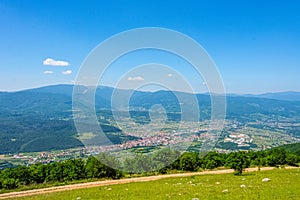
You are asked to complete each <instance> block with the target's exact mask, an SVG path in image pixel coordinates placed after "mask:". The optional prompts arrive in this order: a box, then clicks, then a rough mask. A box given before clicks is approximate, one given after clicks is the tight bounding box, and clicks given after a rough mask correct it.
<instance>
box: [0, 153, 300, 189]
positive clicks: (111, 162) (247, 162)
mask: <svg viewBox="0 0 300 200" xmlns="http://www.w3.org/2000/svg"><path fill="white" fill-rule="evenodd" d="M174 160H175V161H174ZM101 161H102V162H101ZM104 163H105V164H108V166H113V168H111V167H108V166H107V165H105V164H104ZM299 163H300V155H299V154H294V153H291V152H288V151H286V150H284V149H280V148H275V149H271V150H268V151H258V152H254V151H247V152H246V151H240V152H232V153H229V154H222V153H217V152H209V153H207V154H206V155H205V156H201V155H199V153H196V152H186V153H184V154H182V155H180V153H179V152H177V151H173V150H170V149H163V150H161V151H159V152H157V153H154V154H152V155H151V156H146V155H143V154H139V153H137V154H136V155H135V157H133V158H127V159H125V160H124V162H123V164H122V165H121V163H120V162H119V161H118V160H117V159H116V158H115V157H113V156H109V155H107V154H100V155H98V156H97V157H93V156H90V157H88V158H87V159H85V160H84V159H81V158H78V159H70V160H66V161H63V162H56V163H51V164H34V165H31V166H18V167H14V168H6V169H5V170H2V171H0V189H16V188H18V187H22V186H24V185H33V184H45V183H54V184H55V183H68V182H72V181H80V180H89V179H103V178H104V179H120V178H122V177H124V176H130V175H132V174H133V173H145V175H146V172H152V173H153V172H154V173H156V174H158V173H159V174H165V173H168V172H170V171H181V172H185V171H189V172H194V171H199V170H205V169H215V168H219V167H225V168H231V169H234V170H235V171H236V174H241V173H242V172H243V170H244V169H245V168H247V167H250V166H253V167H254V166H258V167H265V166H273V167H275V166H280V165H290V166H298V164H299ZM118 169H119V170H118Z"/></svg>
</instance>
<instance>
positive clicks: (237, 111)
mask: <svg viewBox="0 0 300 200" xmlns="http://www.w3.org/2000/svg"><path fill="white" fill-rule="evenodd" d="M81 87H82V91H89V92H94V91H96V92H95V94H96V95H95V105H96V110H97V112H98V114H101V115H105V116H107V117H111V109H112V108H111V96H112V93H113V91H114V89H113V88H111V87H98V88H88V87H84V86H81ZM117 91H118V96H117V97H116V99H117V103H118V105H120V108H121V107H122V105H123V104H124V102H123V100H124V97H128V95H131V94H132V96H131V98H130V102H129V104H130V110H132V111H134V112H132V113H131V114H132V117H135V118H136V119H137V121H138V120H139V118H140V117H141V118H142V119H145V118H147V116H148V117H149V113H148V110H149V108H151V106H153V105H155V104H160V105H162V106H163V107H164V108H165V110H166V112H167V113H168V119H169V120H175V121H176V120H180V119H181V118H180V113H179V112H180V107H181V106H183V105H182V102H179V101H178V99H177V98H176V96H180V97H182V98H183V99H184V104H185V105H186V106H187V108H189V107H190V108H189V109H191V112H192V109H193V107H192V106H190V100H191V99H192V98H194V97H195V95H193V94H189V93H184V92H172V91H157V92H141V91H131V90H121V89H117ZM72 93H73V85H53V86H46V87H41V88H35V89H29V90H23V91H19V92H0V154H1V153H14V152H22V151H44V150H51V149H64V148H71V147H78V146H82V145H83V144H82V143H81V141H80V140H78V138H77V137H76V135H77V133H76V129H75V126H74V122H73V113H72ZM196 98H197V100H198V101H199V107H200V110H201V112H200V119H201V120H205V119H209V118H210V110H211V102H210V101H211V99H210V96H209V95H208V94H197V95H196ZM124 105H125V106H126V104H124ZM253 116H255V118H254V117H253ZM261 116H269V117H272V118H273V119H277V118H280V117H283V118H293V119H299V117H300V93H297V92H286V93H269V94H263V95H228V96H227V119H230V120H238V121H240V122H242V121H244V120H248V121H249V120H259V119H260V118H259V117H261ZM100 123H101V126H102V128H103V129H104V131H105V132H106V133H107V135H108V137H110V139H111V140H112V141H114V143H121V142H122V141H127V140H134V139H136V138H134V137H131V136H126V135H123V134H122V131H121V130H120V129H118V127H114V126H113V125H111V124H109V123H108V122H107V121H106V120H103V121H100Z"/></svg>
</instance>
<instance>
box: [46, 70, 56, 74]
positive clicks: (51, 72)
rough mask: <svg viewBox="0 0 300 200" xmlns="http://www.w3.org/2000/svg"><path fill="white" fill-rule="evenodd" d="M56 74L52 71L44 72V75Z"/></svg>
mask: <svg viewBox="0 0 300 200" xmlns="http://www.w3.org/2000/svg"><path fill="white" fill-rule="evenodd" d="M53 73H54V72H53V71H50V70H46V71H44V74H53Z"/></svg>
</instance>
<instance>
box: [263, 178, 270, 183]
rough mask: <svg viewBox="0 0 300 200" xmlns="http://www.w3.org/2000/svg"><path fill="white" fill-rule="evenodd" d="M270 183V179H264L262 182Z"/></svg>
mask: <svg viewBox="0 0 300 200" xmlns="http://www.w3.org/2000/svg"><path fill="white" fill-rule="evenodd" d="M269 181H271V179H269V178H264V179H263V180H262V182H269Z"/></svg>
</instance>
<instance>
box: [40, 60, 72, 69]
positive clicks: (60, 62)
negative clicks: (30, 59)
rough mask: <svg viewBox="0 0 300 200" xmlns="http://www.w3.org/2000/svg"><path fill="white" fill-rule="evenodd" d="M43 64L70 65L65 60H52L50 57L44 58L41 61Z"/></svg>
mask: <svg viewBox="0 0 300 200" xmlns="http://www.w3.org/2000/svg"><path fill="white" fill-rule="evenodd" d="M43 64H44V65H50V66H60V67H67V66H69V65H70V63H69V62H67V61H62V60H54V59H52V58H47V59H46V60H44V61H43Z"/></svg>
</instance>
